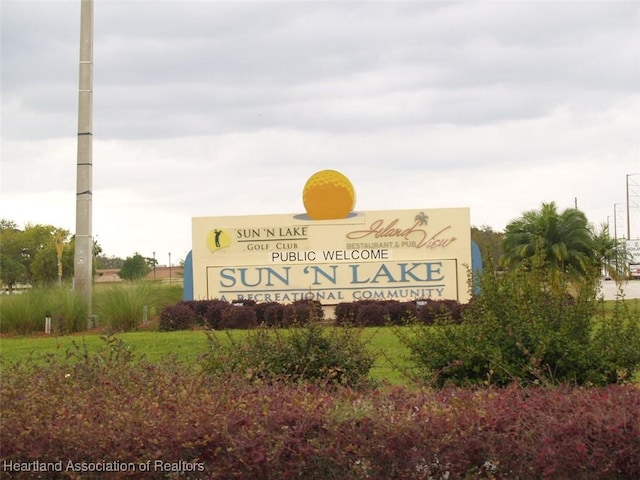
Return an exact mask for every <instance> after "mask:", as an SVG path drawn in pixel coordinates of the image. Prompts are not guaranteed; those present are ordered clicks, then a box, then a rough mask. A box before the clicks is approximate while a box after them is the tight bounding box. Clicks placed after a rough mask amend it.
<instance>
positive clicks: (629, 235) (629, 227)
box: [627, 173, 640, 240]
mask: <svg viewBox="0 0 640 480" xmlns="http://www.w3.org/2000/svg"><path fill="white" fill-rule="evenodd" d="M634 175H640V173H627V240H631V218H630V216H629V177H633V176H634Z"/></svg>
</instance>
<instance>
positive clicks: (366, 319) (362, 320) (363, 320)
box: [354, 302, 389, 327]
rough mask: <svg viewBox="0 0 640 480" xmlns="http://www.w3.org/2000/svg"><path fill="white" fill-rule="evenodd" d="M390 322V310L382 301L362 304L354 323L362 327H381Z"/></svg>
mask: <svg viewBox="0 0 640 480" xmlns="http://www.w3.org/2000/svg"><path fill="white" fill-rule="evenodd" d="M388 324H389V310H388V308H387V305H385V304H384V303H382V302H370V303H366V304H363V305H360V307H359V308H358V313H357V315H356V319H355V322H354V325H357V326H360V327H381V326H384V325H388Z"/></svg>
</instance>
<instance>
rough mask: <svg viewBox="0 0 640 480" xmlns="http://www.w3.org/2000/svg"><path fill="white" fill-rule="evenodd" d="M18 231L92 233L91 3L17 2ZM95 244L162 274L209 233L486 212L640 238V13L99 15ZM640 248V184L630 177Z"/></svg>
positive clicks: (368, 8)
mask: <svg viewBox="0 0 640 480" xmlns="http://www.w3.org/2000/svg"><path fill="white" fill-rule="evenodd" d="M1 9H2V10H1V32H2V33H1V35H2V39H1V40H2V44H1V48H2V50H1V53H2V58H1V60H2V64H1V66H2V127H1V128H2V130H1V134H2V147H1V148H2V152H1V153H2V169H1V171H0V176H1V194H2V199H1V203H0V218H5V219H9V220H13V221H15V222H16V223H17V224H18V225H19V226H20V227H24V225H25V224H26V223H33V224H35V223H42V224H51V225H55V226H58V227H62V228H65V229H68V230H70V231H71V232H74V231H75V197H76V196H75V192H76V161H77V156H76V147H77V133H78V131H77V111H78V61H79V38H80V0H76V1H62V0H49V1H40V2H35V1H30V0H19V1H11V0H3V1H2V4H1ZM93 100H94V116H93V121H94V123H93V133H94V136H93V162H94V167H93V234H94V238H96V239H97V240H98V242H99V243H100V245H101V246H102V248H103V250H104V253H105V254H106V255H108V256H111V255H116V256H121V257H127V256H131V255H132V254H133V253H135V252H139V253H141V254H143V255H145V256H152V252H156V257H157V258H158V260H159V263H160V264H166V263H168V254H169V252H170V253H171V255H172V262H177V261H178V260H179V259H183V258H184V257H185V255H186V254H187V252H188V251H189V250H190V249H191V218H192V217H196V216H220V215H250V214H270V213H300V212H304V206H303V203H302V189H303V187H304V184H305V182H306V181H307V179H308V178H309V177H310V176H311V175H312V174H313V173H315V172H316V171H318V170H323V169H335V170H339V171H340V172H342V173H344V174H345V175H346V176H347V177H348V178H349V179H350V180H351V182H352V183H353V185H354V188H355V190H356V194H357V203H356V210H387V209H421V210H425V209H431V208H442V207H469V208H470V210H471V223H472V225H475V226H482V225H488V226H491V227H492V228H493V229H494V230H497V231H501V230H503V229H504V227H505V226H506V225H507V224H508V223H509V222H510V221H511V220H513V219H515V218H517V217H519V216H521V214H522V213H523V212H524V211H526V210H532V209H539V208H540V206H541V204H542V202H550V201H554V202H556V203H557V205H558V206H559V207H560V209H564V208H570V207H573V206H574V205H575V202H576V201H577V205H578V208H580V209H581V210H583V211H584V212H585V213H586V215H587V217H588V218H589V220H590V221H591V222H592V223H593V224H596V225H600V224H602V223H607V221H609V224H610V227H611V231H612V232H613V230H614V204H616V203H619V205H618V207H617V210H616V219H617V225H616V226H617V231H618V235H619V236H622V235H624V234H625V233H626V228H627V223H626V200H627V194H626V184H627V174H632V173H640V3H639V2H637V1H634V2H622V1H619V2H615V1H613V2H593V1H583V2H577V1H564V2H563V1H544V2H541V1H533V2H520V1H513V2H507V1H494V2H483V1H472V2H450V1H441V2H434V1H431V2H428V1H388V2H381V1H373V2H365V1H349V0H344V1H332V2H328V1H301V0H298V1H289V2H267V1H237V0H235V1H230V2H218V1H163V0H154V1H135V0H126V1H125V0H122V1H115V0H96V1H95V4H94V95H93ZM629 184H630V197H631V209H630V216H631V231H632V237H640V215H639V213H640V175H636V176H631V177H629Z"/></svg>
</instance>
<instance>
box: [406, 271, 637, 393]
mask: <svg viewBox="0 0 640 480" xmlns="http://www.w3.org/2000/svg"><path fill="white" fill-rule="evenodd" d="M548 275H549V274H548V272H546V271H545V270H543V269H540V268H537V266H536V265H522V266H520V267H518V268H516V269H514V270H511V271H508V272H505V273H504V274H500V273H498V272H496V271H495V270H492V269H487V270H485V273H484V274H483V275H482V276H481V277H480V279H479V286H480V289H481V293H480V294H478V295H476V296H475V298H474V300H473V302H471V304H470V306H469V307H468V308H467V309H466V310H465V312H464V315H463V318H464V321H463V323H462V324H460V325H455V324H451V323H448V324H442V323H441V322H438V321H437V318H436V326H434V327H414V328H413V329H412V334H411V335H406V334H405V333H403V332H401V331H400V330H398V331H397V332H398V335H399V336H400V338H401V341H402V342H403V343H404V344H405V345H407V346H408V348H409V349H410V350H411V354H412V357H413V359H414V360H415V361H416V363H417V364H418V365H419V366H420V367H421V368H422V371H423V375H424V377H425V378H426V379H427V380H428V381H430V382H433V383H435V384H436V385H443V384H446V383H449V382H451V383H454V384H457V385H462V384H466V383H472V384H482V383H489V384H498V385H505V384H508V383H511V382H514V381H517V382H520V383H525V384H527V383H538V382H541V383H544V384H557V383H564V382H571V383H577V384H581V385H588V384H596V385H604V384H606V383H608V382H610V381H612V379H614V378H617V376H618V373H619V371H621V370H626V372H627V374H626V376H627V377H629V375H632V374H633V371H635V370H637V368H638V367H639V366H640V359H638V353H637V349H636V350H635V353H634V352H632V350H633V348H632V349H630V350H625V349H623V348H621V346H622V345H628V343H627V340H626V339H625V337H624V335H625V330H623V329H620V328H617V327H616V328H611V327H609V326H607V325H608V324H607V323H606V322H604V324H603V327H602V328H601V329H600V330H599V332H600V333H599V334H598V335H596V336H595V337H594V336H593V332H594V331H595V329H594V314H595V311H596V306H597V295H596V293H597V292H596V288H595V285H596V282H595V281H594V280H593V279H589V278H585V279H583V280H582V281H581V282H578V281H576V280H575V279H572V281H571V282H569V280H568V278H561V277H560V276H559V274H558V273H557V272H555V273H554V275H553V278H551V279H550V277H549V276H548ZM568 291H571V292H573V295H572V297H569V296H568V295H567V292H568ZM624 322H626V323H627V324H628V325H629V329H628V330H627V332H628V333H626V334H627V335H630V336H631V337H632V338H638V337H637V334H636V333H634V332H635V331H636V330H637V329H638V323H639V322H640V320H639V319H638V317H637V316H636V317H635V319H632V318H625V320H624ZM605 338H606V340H605ZM612 345H618V347H614V346H612Z"/></svg>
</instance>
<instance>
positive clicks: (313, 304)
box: [284, 300, 324, 326]
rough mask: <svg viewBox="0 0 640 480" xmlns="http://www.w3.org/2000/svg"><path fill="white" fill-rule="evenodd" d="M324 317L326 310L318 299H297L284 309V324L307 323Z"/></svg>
mask: <svg viewBox="0 0 640 480" xmlns="http://www.w3.org/2000/svg"><path fill="white" fill-rule="evenodd" d="M322 318H324V311H323V310H322V304H321V303H320V302H318V301H317V300H296V301H295V302H293V303H291V304H289V305H286V308H285V309H284V326H291V325H305V324H307V323H309V322H311V321H317V320H322Z"/></svg>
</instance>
